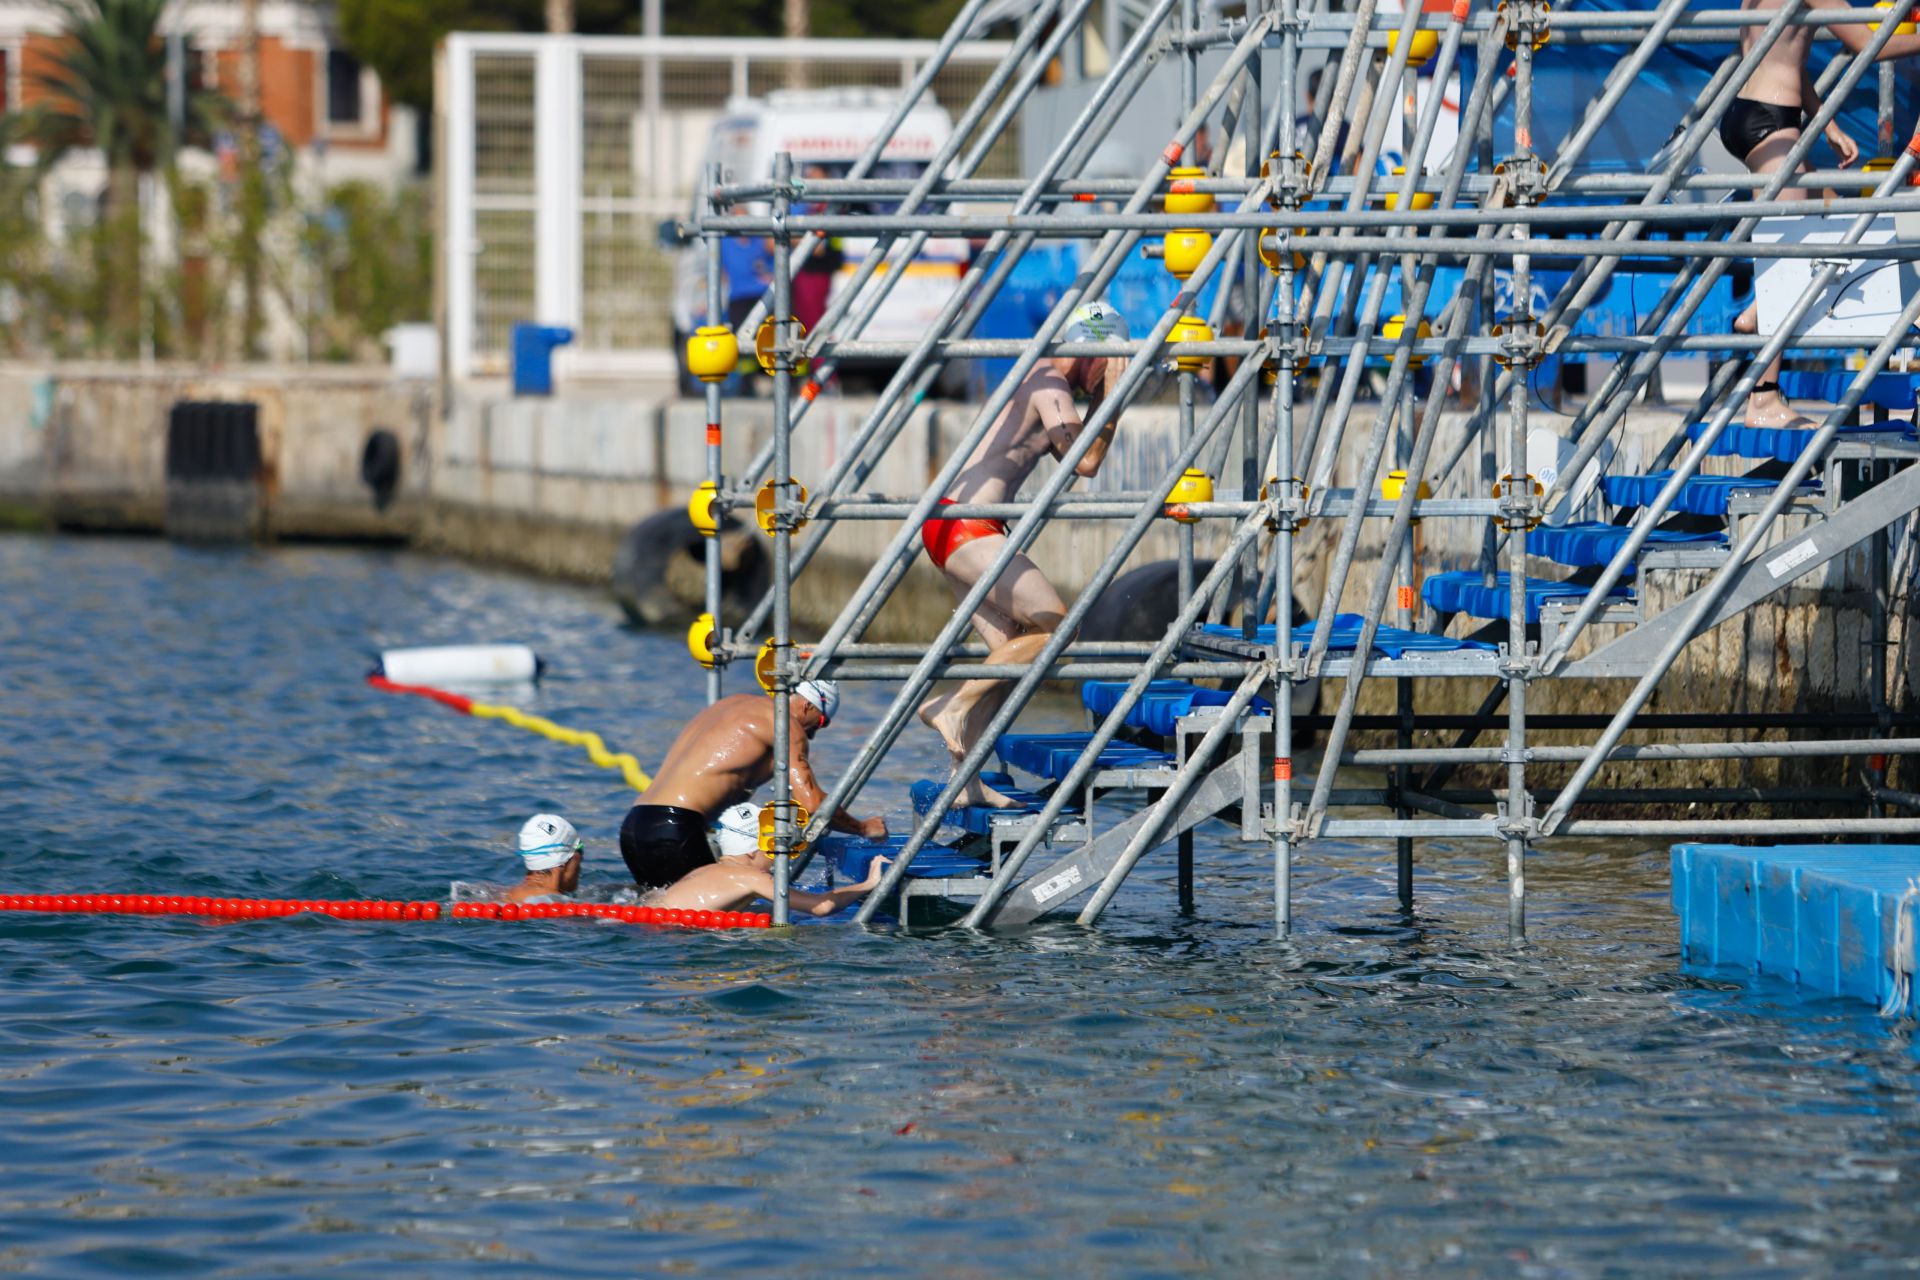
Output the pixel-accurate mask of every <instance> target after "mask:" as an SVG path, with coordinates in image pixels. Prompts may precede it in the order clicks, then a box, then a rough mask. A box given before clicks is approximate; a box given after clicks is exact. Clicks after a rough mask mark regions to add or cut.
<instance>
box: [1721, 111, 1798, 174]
mask: <svg viewBox="0 0 1920 1280" xmlns="http://www.w3.org/2000/svg"><path fill="white" fill-rule="evenodd" d="M1806 119H1807V113H1806V112H1804V111H1802V110H1801V109H1800V108H1799V107H1783V106H1781V105H1780V104H1779V103H1777V102H1755V101H1754V100H1753V99H1752V98H1735V99H1734V100H1733V101H1732V102H1729V103H1728V104H1727V113H1726V114H1725V115H1723V116H1721V117H1720V142H1721V145H1723V146H1725V147H1726V149H1727V150H1728V151H1729V152H1731V153H1732V155H1733V158H1734V159H1735V160H1738V161H1739V162H1740V163H1742V164H1745V163H1746V162H1747V157H1748V156H1750V155H1752V154H1753V149H1754V148H1755V147H1757V146H1759V145H1760V144H1761V143H1763V142H1765V141H1766V140H1767V139H1768V138H1771V137H1772V136H1773V135H1774V134H1776V133H1778V132H1780V131H1781V130H1782V129H1798V128H1799V127H1800V126H1801V125H1802V124H1804V123H1805V122H1806Z"/></svg>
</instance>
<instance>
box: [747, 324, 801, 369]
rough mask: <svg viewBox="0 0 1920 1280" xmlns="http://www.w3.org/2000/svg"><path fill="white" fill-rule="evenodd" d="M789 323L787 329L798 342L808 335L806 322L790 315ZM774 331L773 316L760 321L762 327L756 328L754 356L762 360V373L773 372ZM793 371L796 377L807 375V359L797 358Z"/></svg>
mask: <svg viewBox="0 0 1920 1280" xmlns="http://www.w3.org/2000/svg"><path fill="white" fill-rule="evenodd" d="M787 324H788V326H789V328H788V330H787V331H788V333H789V334H790V335H791V338H792V340H793V341H794V342H798V341H800V339H802V338H804V337H806V336H807V326H805V325H804V324H801V323H800V322H799V321H798V320H796V319H794V318H793V317H791V316H789V317H788V318H787ZM773 331H774V325H773V317H772V316H768V317H767V318H766V319H764V320H762V321H761V322H760V327H759V328H758V329H756V330H754V334H753V358H754V359H755V360H757V361H759V362H760V371H761V372H762V373H772V372H773ZM792 372H793V376H794V377H796V378H804V377H806V375H807V362H806V361H805V360H795V361H794V362H793V370H792Z"/></svg>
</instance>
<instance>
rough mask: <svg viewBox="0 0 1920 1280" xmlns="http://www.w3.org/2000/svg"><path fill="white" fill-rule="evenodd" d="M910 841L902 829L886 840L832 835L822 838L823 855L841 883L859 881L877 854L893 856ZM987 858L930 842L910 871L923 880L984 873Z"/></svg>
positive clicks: (919, 854) (949, 878)
mask: <svg viewBox="0 0 1920 1280" xmlns="http://www.w3.org/2000/svg"><path fill="white" fill-rule="evenodd" d="M906 843H907V836H906V835H905V834H904V833H903V834H901V835H897V836H888V837H887V838H886V839H885V840H863V839H861V838H860V837H859V836H849V835H831V836H827V837H825V838H824V839H822V840H821V841H820V856H821V857H823V858H825V859H826V860H827V862H828V863H829V864H831V865H832V867H833V874H834V878H835V879H836V880H838V881H839V882H840V883H842V884H859V883H860V882H861V881H862V880H865V879H866V878H867V868H868V867H870V866H872V865H873V860H874V859H875V858H891V857H893V856H894V855H895V854H897V853H898V852H900V849H901V847H902V846H904V845H905V844H906ZM986 865H987V864H986V862H985V861H983V860H982V859H980V858H970V857H968V856H967V855H965V854H963V853H961V852H960V851H958V850H957V849H954V848H953V847H952V846H950V845H944V844H929V845H927V846H925V847H924V848H922V849H921V850H920V852H919V853H917V854H915V855H914V859H913V865H912V866H911V867H908V868H907V875H908V877H909V878H912V879H920V880H951V879H959V878H962V877H965V876H977V875H984V874H985V871H986Z"/></svg>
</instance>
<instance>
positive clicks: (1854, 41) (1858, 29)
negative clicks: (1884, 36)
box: [1800, 0, 1920, 111]
mask: <svg viewBox="0 0 1920 1280" xmlns="http://www.w3.org/2000/svg"><path fill="white" fill-rule="evenodd" d="M1808 7H1809V8H1812V9H1847V8H1852V7H1854V6H1853V3H1852V0H1825V2H1824V3H1823V2H1822V0H1813V3H1812V4H1810V5H1809V6H1808ZM1859 7H1860V8H1863V9H1864V8H1866V7H1867V4H1866V0H1862V3H1861V4H1860V6H1859ZM1905 21H1906V22H1916V21H1920V5H1915V6H1914V7H1913V8H1912V9H1911V10H1909V11H1908V13H1907V16H1906V19H1905ZM1903 25H1904V24H1903ZM1827 30H1829V31H1831V32H1833V35H1834V38H1835V39H1837V40H1838V41H1840V43H1841V44H1843V45H1845V46H1846V47H1847V51H1848V52H1849V53H1859V52H1860V51H1861V50H1863V49H1865V48H1866V47H1867V41H1869V40H1871V39H1873V37H1874V35H1875V33H1874V32H1873V31H1870V30H1869V29H1868V28H1867V24H1866V23H1864V22H1846V23H1841V24H1839V25H1836V26H1831V27H1828V28H1827ZM1915 54H1920V35H1912V36H1903V35H1897V34H1896V35H1894V36H1892V37H1890V38H1889V39H1888V40H1887V43H1886V47H1884V48H1883V49H1881V50H1880V56H1879V57H1878V58H1875V59H1874V61H1875V62H1892V61H1894V60H1895V59H1898V58H1911V57H1913V56H1914V55H1915ZM1800 78H1801V80H1802V82H1803V84H1804V87H1803V88H1802V89H1801V98H1802V101H1803V104H1804V105H1805V106H1806V109H1807V110H1808V111H1818V110H1819V109H1820V103H1819V101H1818V100H1817V99H1815V98H1814V97H1813V89H1812V85H1813V80H1812V78H1811V77H1810V76H1808V75H1807V73H1806V72H1805V71H1804V70H1802V71H1801V73H1800Z"/></svg>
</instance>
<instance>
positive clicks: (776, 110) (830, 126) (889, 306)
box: [673, 88, 968, 376]
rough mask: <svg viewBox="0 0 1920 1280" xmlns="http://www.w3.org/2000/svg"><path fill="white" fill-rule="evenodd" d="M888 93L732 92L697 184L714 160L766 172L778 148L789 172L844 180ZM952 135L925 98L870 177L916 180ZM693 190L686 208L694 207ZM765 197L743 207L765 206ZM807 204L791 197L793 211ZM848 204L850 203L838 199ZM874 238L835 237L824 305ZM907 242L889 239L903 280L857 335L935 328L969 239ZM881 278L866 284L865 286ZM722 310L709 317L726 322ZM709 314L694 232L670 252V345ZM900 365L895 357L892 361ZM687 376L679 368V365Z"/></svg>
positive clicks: (875, 208)
mask: <svg viewBox="0 0 1920 1280" xmlns="http://www.w3.org/2000/svg"><path fill="white" fill-rule="evenodd" d="M896 101H897V98H896V96H895V95H893V94H891V93H889V92H887V91H884V90H878V89H847V88H841V89H791V90H776V91H775V92H773V93H769V94H768V95H767V96H766V97H765V98H735V99H733V100H732V101H730V102H729V103H728V104H727V109H726V110H725V111H724V112H723V113H722V114H721V116H720V118H719V119H718V120H717V121H715V122H714V125H713V131H712V133H711V134H710V135H709V136H708V139H707V147H706V155H705V159H704V160H703V162H702V164H701V169H700V176H699V177H698V178H696V180H695V182H694V184H693V185H694V188H695V190H696V191H699V190H700V189H702V188H703V187H704V186H705V182H704V175H705V174H706V172H707V167H708V166H709V165H714V164H717V165H719V166H720V168H721V172H722V175H723V180H725V181H729V182H753V181H760V180H766V179H770V178H772V177H773V158H774V156H775V155H777V154H778V153H780V152H782V151H785V152H788V153H790V154H791V155H792V156H793V170H794V176H795V177H797V178H799V179H800V180H801V181H803V182H804V181H805V180H806V178H807V177H809V176H811V177H815V178H822V177H826V178H841V177H845V176H846V175H847V172H848V171H849V170H850V169H851V168H852V167H853V163H854V161H856V160H858V159H859V158H860V155H861V153H862V152H864V151H865V150H866V149H867V146H868V144H869V143H871V142H872V141H873V139H874V137H875V136H877V135H878V134H879V132H880V130H881V128H882V126H883V125H885V123H886V119H887V115H888V113H889V112H890V111H891V110H892V109H893V106H894V104H895V102H896ZM952 133H953V120H952V118H951V117H949V116H948V115H947V113H946V111H945V110H944V109H943V108H941V107H940V106H939V105H937V104H935V103H930V102H923V103H921V104H920V105H918V106H916V107H914V108H913V110H912V111H910V112H908V113H907V116H906V118H905V119H904V120H902V121H901V122H900V127H899V128H898V129H896V130H895V131H894V133H893V137H892V139H891V140H890V141H889V142H888V143H887V147H886V150H885V151H884V152H883V153H882V155H881V158H880V160H879V161H878V163H876V164H875V165H874V166H873V168H872V169H871V171H870V172H869V174H868V176H869V177H874V178H917V177H919V176H920V175H921V174H923V173H925V172H926V168H927V164H928V162H929V161H931V160H932V158H933V157H934V155H935V154H936V153H937V152H938V151H939V149H940V147H941V146H942V145H943V144H944V143H945V142H946V141H947V139H948V137H949V136H951V134H952ZM700 199H701V197H700V196H696V197H695V206H694V208H693V209H692V210H690V216H692V217H697V216H698V215H699V213H700V203H699V202H700ZM895 203H896V202H891V201H888V202H873V203H866V204H863V205H861V206H859V208H861V210H862V211H866V212H880V213H887V212H891V211H892V210H893V208H894V207H895ZM767 207H768V206H767V205H766V204H765V203H764V202H762V203H758V204H754V205H752V206H750V208H751V209H752V210H753V211H754V212H757V213H764V212H765V211H766V209H767ZM803 207H804V205H803V203H802V204H796V206H795V208H796V211H798V210H800V209H802V208H803ZM842 207H847V206H842ZM874 243H875V242H874V240H873V239H872V238H871V237H846V238H843V239H839V238H837V239H835V240H834V241H833V242H832V244H831V245H830V246H829V249H830V251H832V252H831V256H830V257H829V258H828V259H827V260H828V261H829V262H833V261H835V260H836V259H837V263H838V265H837V268H836V269H835V273H834V276H833V281H832V286H831V290H830V293H829V295H828V298H829V305H830V304H831V301H832V300H833V299H837V298H838V297H839V296H840V295H841V293H842V292H843V291H844V289H845V287H846V285H847V284H848V282H849V281H850V280H851V279H852V277H853V274H854V272H855V270H856V269H857V268H858V267H859V265H860V263H861V262H862V261H863V260H864V259H865V257H866V255H867V254H869V253H871V252H872V251H873V248H874ZM903 248H904V246H903V245H901V244H895V246H894V248H893V251H892V253H891V254H890V255H889V260H888V262H887V263H886V265H885V266H883V267H882V268H881V270H882V271H893V270H903V271H904V275H903V278H902V279H901V280H900V281H899V282H898V283H897V284H895V285H894V286H893V291H892V292H891V293H890V294H888V295H887V300H886V302H885V303H883V304H882V305H881V307H880V310H879V311H878V312H877V313H876V314H875V315H874V317H873V319H872V320H871V321H870V322H869V323H868V324H867V326H866V328H865V329H864V330H862V332H861V334H860V336H861V337H862V338H863V339H871V340H874V341H912V340H916V339H918V338H920V337H921V336H922V335H924V334H925V333H926V332H927V331H928V330H929V329H931V328H933V327H934V321H935V320H936V319H937V318H938V316H939V314H940V311H941V309H942V308H943V307H944V306H946V304H947V302H948V300H949V299H951V298H952V296H953V291H954V289H955V288H956V287H957V286H958V284H959V281H960V278H961V276H962V274H963V273H964V272H965V269H966V264H967V257H968V246H967V242H966V240H964V239H960V238H933V239H929V240H928V241H927V243H926V244H925V245H924V246H923V247H922V249H921V251H920V252H919V253H918V254H917V255H915V257H914V259H913V260H912V261H911V262H905V261H904V254H903V253H902V252H901V251H902V249H903ZM877 283H878V282H877V281H875V282H871V283H869V284H868V286H867V290H868V292H869V294H870V292H871V290H872V289H873V288H874V287H875V286H876V284H877ZM724 322H725V317H719V318H716V320H715V321H714V323H724ZM706 323H708V319H707V255H706V244H705V242H704V241H703V240H701V239H699V238H698V237H696V238H694V239H693V240H691V241H689V242H688V243H687V244H685V245H683V246H681V247H680V248H679V249H678V250H676V253H675V262H674V276H673V327H674V349H675V351H676V352H677V353H678V354H679V358H680V359H681V360H682V361H684V360H685V358H686V338H687V335H688V334H691V333H692V332H693V331H694V330H695V329H696V328H698V327H699V326H701V325H703V324H706ZM895 363H897V362H895ZM683 376H684V370H683Z"/></svg>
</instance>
